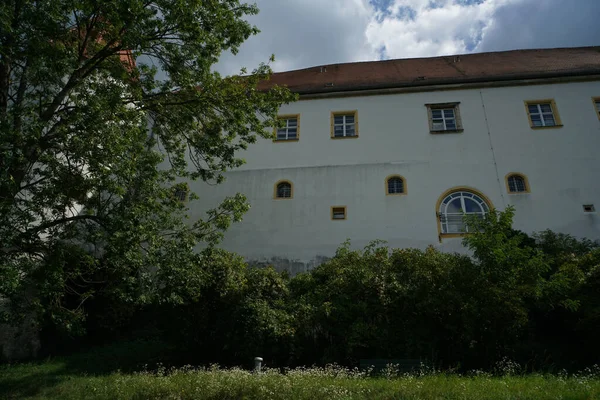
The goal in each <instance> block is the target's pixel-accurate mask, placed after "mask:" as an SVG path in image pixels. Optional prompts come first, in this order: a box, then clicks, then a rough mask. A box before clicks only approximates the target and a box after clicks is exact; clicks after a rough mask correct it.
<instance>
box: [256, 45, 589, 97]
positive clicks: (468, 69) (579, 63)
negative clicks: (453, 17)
mask: <svg viewBox="0 0 600 400" xmlns="http://www.w3.org/2000/svg"><path fill="white" fill-rule="evenodd" d="M595 74H600V46H597V47H579V48H562V49H540V50H515V51H502V52H494V53H479V54H466V55H458V56H444V57H433V58H412V59H399V60H386V61H369V62H355V63H347V64H332V65H323V66H317V67H312V68H306V69H301V70H296V71H288V72H278V73H274V74H273V75H272V76H271V79H270V80H269V81H267V82H263V83H262V84H261V85H260V88H261V89H267V88H268V87H270V86H272V85H275V84H276V85H279V86H287V87H288V88H289V89H290V90H292V91H293V92H296V93H300V94H311V93H328V92H340V91H349V90H365V89H383V88H394V87H412V86H427V85H436V84H457V83H469V82H490V81H500V80H511V79H535V78H550V77H560V76H573V75H595Z"/></svg>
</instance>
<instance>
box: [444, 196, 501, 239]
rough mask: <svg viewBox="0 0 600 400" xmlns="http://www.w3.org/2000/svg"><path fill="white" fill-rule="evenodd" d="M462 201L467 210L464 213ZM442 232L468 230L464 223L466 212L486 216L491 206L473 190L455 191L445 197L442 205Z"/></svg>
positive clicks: (462, 231)
mask: <svg viewBox="0 0 600 400" xmlns="http://www.w3.org/2000/svg"><path fill="white" fill-rule="evenodd" d="M462 202H464V204H465V208H466V212H465V213H463V209H462V206H461V204H462ZM439 212H440V222H441V225H442V233H464V232H468V229H467V227H466V226H465V223H464V220H463V218H464V214H467V215H475V216H480V217H482V218H483V217H484V216H485V214H486V213H487V212H489V207H488V206H487V204H486V203H485V201H483V199H482V198H480V197H479V196H477V195H476V194H474V193H472V192H461V191H459V192H454V193H452V194H450V195H448V196H446V197H445V198H444V200H443V201H442V205H441V206H440V210H439Z"/></svg>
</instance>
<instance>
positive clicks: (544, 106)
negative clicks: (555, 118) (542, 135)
mask: <svg viewBox="0 0 600 400" xmlns="http://www.w3.org/2000/svg"><path fill="white" fill-rule="evenodd" d="M540 108H541V109H542V112H545V113H548V112H552V106H550V104H547V103H546V104H540Z"/></svg>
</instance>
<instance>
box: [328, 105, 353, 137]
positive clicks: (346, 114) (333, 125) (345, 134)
mask: <svg viewBox="0 0 600 400" xmlns="http://www.w3.org/2000/svg"><path fill="white" fill-rule="evenodd" d="M339 117H342V118H343V120H342V123H336V122H335V119H336V118H339ZM348 117H352V118H354V122H347V121H346V119H347V118H348ZM340 126H341V127H342V128H343V129H342V133H343V134H342V135H341V136H336V135H335V128H336V127H340ZM350 126H352V127H354V131H353V133H352V134H349V133H348V127H350ZM357 137H358V111H356V110H353V111H334V112H332V113H331V138H332V139H344V138H357Z"/></svg>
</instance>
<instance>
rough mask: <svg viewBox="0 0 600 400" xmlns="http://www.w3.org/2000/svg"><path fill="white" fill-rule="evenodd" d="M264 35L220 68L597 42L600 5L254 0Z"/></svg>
mask: <svg viewBox="0 0 600 400" xmlns="http://www.w3.org/2000/svg"><path fill="white" fill-rule="evenodd" d="M257 4H258V7H259V8H260V10H261V12H260V14H259V15H258V16H254V17H251V18H249V20H250V21H251V22H252V23H253V24H255V25H257V26H258V28H259V29H260V30H261V31H262V32H261V33H260V34H259V35H258V36H255V37H252V38H250V39H249V40H248V41H247V42H246V43H245V44H244V45H243V46H242V48H241V51H240V53H239V54H238V55H237V56H235V57H234V56H232V55H230V54H228V55H224V56H223V57H222V58H221V61H220V62H219V64H218V65H217V70H219V71H220V72H223V73H226V74H232V73H237V72H239V69H240V68H241V67H242V66H245V67H248V69H252V68H254V67H256V66H257V65H258V64H259V63H260V62H266V61H267V60H268V59H269V56H270V55H271V54H275V58H276V62H275V63H274V64H273V65H272V67H273V69H274V70H276V71H286V70H292V69H299V68H306V67H311V66H316V65H322V64H333V63H342V62H353V61H367V60H377V59H380V58H408V57H429V56H438V55H448V54H458V53H469V52H477V51H497V50H506V49H515V48H533V47H561V46H585V45H599V44H600V24H598V23H597V17H598V15H600V0H570V1H564V0H543V1H539V0H328V1H322V0H257Z"/></svg>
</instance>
